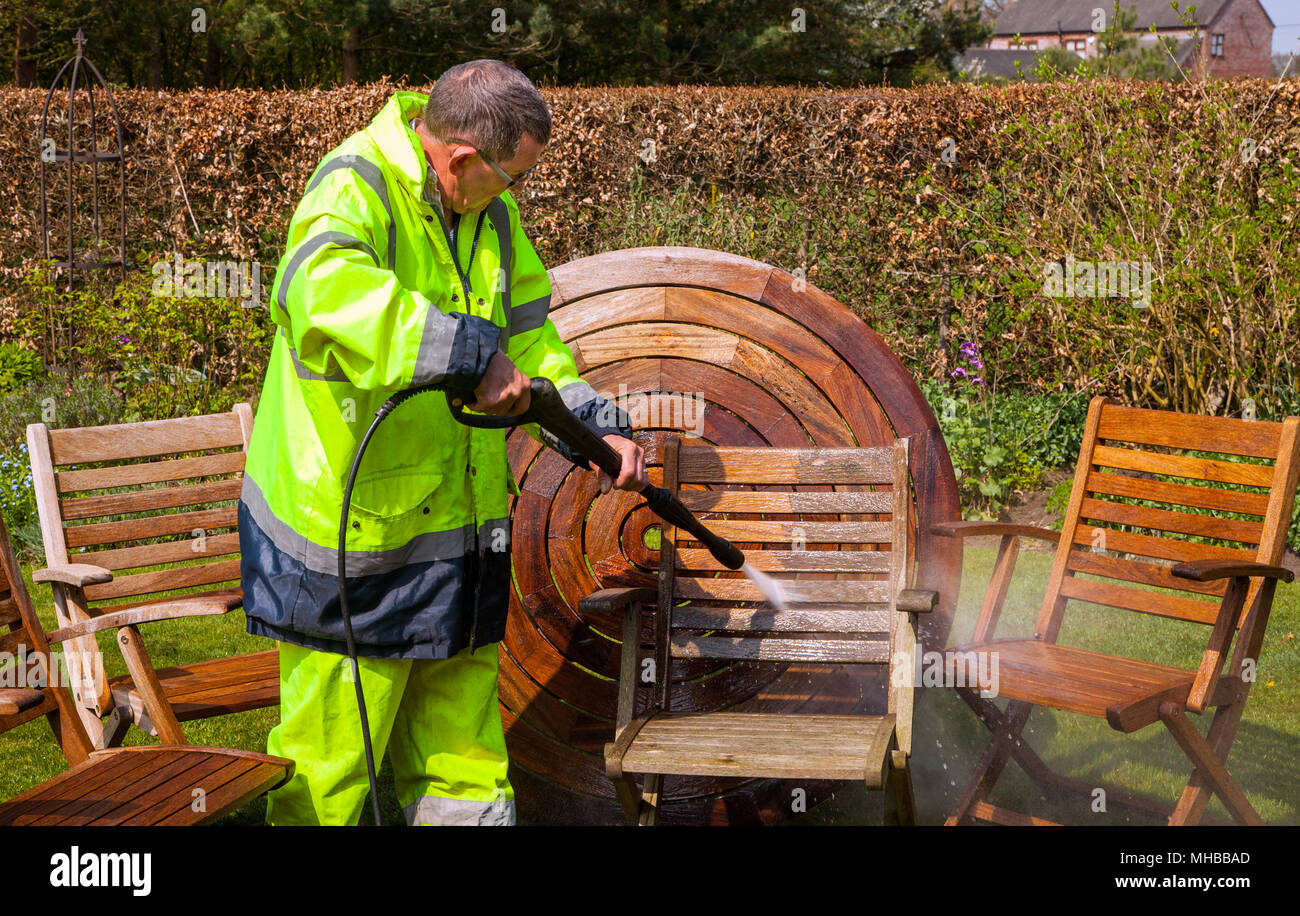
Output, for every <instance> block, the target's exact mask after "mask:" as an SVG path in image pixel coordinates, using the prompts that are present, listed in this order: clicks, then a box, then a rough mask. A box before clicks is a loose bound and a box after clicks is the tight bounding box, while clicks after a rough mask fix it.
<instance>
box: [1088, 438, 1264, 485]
mask: <svg viewBox="0 0 1300 916" xmlns="http://www.w3.org/2000/svg"><path fill="white" fill-rule="evenodd" d="M1092 464H1094V465H1100V466H1101V467H1108V468H1121V469H1123V470H1127V471H1146V472H1147V473H1150V474H1168V475H1170V476H1172V477H1186V478H1188V479H1189V480H1212V481H1214V482H1215V483H1239V484H1245V485H1246V486H1251V487H1268V486H1270V485H1271V484H1272V483H1273V467H1272V466H1271V465H1267V464H1247V463H1246V462H1244V461H1219V460H1218V459H1214V458H1192V457H1190V456H1188V455H1165V454H1161V453H1159V452H1144V451H1139V450H1137V449H1131V448H1115V447H1114V446H1110V445H1098V446H1097V447H1096V448H1095V449H1093V452H1092Z"/></svg>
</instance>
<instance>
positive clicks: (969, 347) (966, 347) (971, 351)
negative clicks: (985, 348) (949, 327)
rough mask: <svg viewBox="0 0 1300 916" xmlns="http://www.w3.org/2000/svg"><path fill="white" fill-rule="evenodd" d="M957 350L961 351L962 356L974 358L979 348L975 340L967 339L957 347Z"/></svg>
mask: <svg viewBox="0 0 1300 916" xmlns="http://www.w3.org/2000/svg"><path fill="white" fill-rule="evenodd" d="M959 352H960V353H961V355H962V356H965V357H966V358H967V359H974V358H975V356H976V355H977V354H978V353H979V349H978V348H977V347H976V346H975V341H973V340H968V341H966V342H965V343H963V344H962V345H961V347H960V348H959Z"/></svg>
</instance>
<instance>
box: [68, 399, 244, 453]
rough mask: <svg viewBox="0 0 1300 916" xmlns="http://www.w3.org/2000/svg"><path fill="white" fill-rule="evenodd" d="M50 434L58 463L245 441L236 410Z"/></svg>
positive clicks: (195, 449) (206, 448)
mask: <svg viewBox="0 0 1300 916" xmlns="http://www.w3.org/2000/svg"><path fill="white" fill-rule="evenodd" d="M49 434H50V455H51V457H52V458H53V461H54V464H55V465H56V466H57V465H64V464H90V463H92V462H99V461H126V460H129V459H132V458H152V457H156V456H158V455H172V454H176V453H179V452H200V451H206V450H208V449H216V448H229V447H230V446H242V445H243V443H244V439H243V433H242V431H241V429H240V426H239V418H238V417H236V416H235V414H234V413H233V412H232V413H224V414H210V415H208V416H202V417H180V418H179V419H174V420H146V421H144V422H141V423H123V424H119V425H117V426H88V427H82V428H78V429H52V430H50V431H49Z"/></svg>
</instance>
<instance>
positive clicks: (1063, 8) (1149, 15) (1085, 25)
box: [994, 0, 1232, 35]
mask: <svg viewBox="0 0 1300 916" xmlns="http://www.w3.org/2000/svg"><path fill="white" fill-rule="evenodd" d="M1231 2H1232V0H1201V2H1199V3H1197V4H1196V18H1197V21H1198V23H1199V24H1200V25H1209V24H1210V23H1211V22H1213V21H1214V19H1215V17H1217V16H1218V15H1219V12H1220V11H1221V10H1222V9H1223V8H1224V7H1225V6H1227V5H1228V4H1229V3H1231ZM1098 6H1099V4H1096V3H1081V2H1079V0H1012V2H1011V3H1009V4H1008V5H1007V8H1006V9H1005V10H1004V11H1003V12H1002V15H1001V16H999V17H998V20H997V24H996V27H995V30H994V34H995V35H1015V34H1020V35H1043V34H1048V33H1055V32H1056V30H1057V29H1058V28H1059V29H1060V30H1061V31H1063V32H1088V31H1091V30H1092V11H1093V9H1094V8H1098ZM1120 6H1121V7H1122V8H1124V9H1126V10H1127V9H1132V8H1133V7H1134V6H1136V7H1137V28H1138V29H1140V30H1146V29H1147V28H1149V27H1150V26H1151V25H1152V24H1153V23H1154V24H1155V27H1156V28H1158V29H1177V28H1185V26H1184V24H1183V21H1182V19H1181V18H1179V14H1178V13H1176V12H1174V10H1173V8H1172V7H1171V6H1170V5H1169V0H1127V2H1126V0H1120ZM1103 8H1105V9H1106V13H1107V16H1110V15H1113V12H1114V10H1113V8H1111V7H1103ZM1058 23H1059V25H1058Z"/></svg>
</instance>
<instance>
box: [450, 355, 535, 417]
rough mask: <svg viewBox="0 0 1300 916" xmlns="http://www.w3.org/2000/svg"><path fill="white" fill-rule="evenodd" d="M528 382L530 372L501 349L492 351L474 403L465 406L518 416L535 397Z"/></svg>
mask: <svg viewBox="0 0 1300 916" xmlns="http://www.w3.org/2000/svg"><path fill="white" fill-rule="evenodd" d="M528 382H529V378H528V376H526V375H524V374H523V373H522V372H520V371H519V370H518V368H516V367H515V364H514V363H512V362H511V361H510V358H509V357H508V356H506V355H505V354H504V353H502V352H501V351H500V350H498V351H497V352H496V353H493V354H492V359H491V360H490V361H489V362H488V367H487V372H484V373H483V378H482V380H481V381H480V382H479V384H478V387H477V388H475V389H474V399H475V400H474V403H473V404H466V405H465V406H466V407H468V408H469V409H470V410H477V411H478V412H479V413H486V414H492V415H493V416H498V417H499V416H516V415H518V414H521V413H523V412H524V411H525V410H527V409H528V404H529V402H530V401H531V400H532V391H531V390H530V389H529V387H528Z"/></svg>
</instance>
